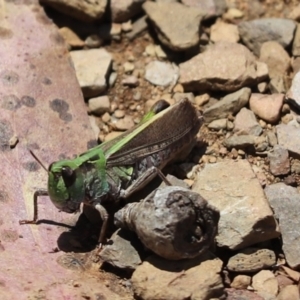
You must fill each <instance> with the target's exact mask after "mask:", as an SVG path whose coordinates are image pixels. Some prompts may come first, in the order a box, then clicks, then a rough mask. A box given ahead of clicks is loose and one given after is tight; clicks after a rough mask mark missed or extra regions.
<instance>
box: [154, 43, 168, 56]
mask: <svg viewBox="0 0 300 300" xmlns="http://www.w3.org/2000/svg"><path fill="white" fill-rule="evenodd" d="M155 54H156V56H157V57H158V58H167V54H166V52H165V51H164V50H163V49H162V47H161V46H160V45H155Z"/></svg>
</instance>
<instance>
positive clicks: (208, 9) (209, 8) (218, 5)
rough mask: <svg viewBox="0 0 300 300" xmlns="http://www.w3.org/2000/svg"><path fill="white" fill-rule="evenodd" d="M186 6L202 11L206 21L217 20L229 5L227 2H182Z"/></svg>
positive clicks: (187, 0)
mask: <svg viewBox="0 0 300 300" xmlns="http://www.w3.org/2000/svg"><path fill="white" fill-rule="evenodd" d="M181 2H182V3H183V4H185V5H186V6H190V7H195V8H198V9H200V10H201V11H202V12H203V14H204V19H210V18H215V17H218V16H221V15H222V14H223V13H225V11H226V8H227V5H226V1H225V0H202V1H199V0H182V1H181Z"/></svg>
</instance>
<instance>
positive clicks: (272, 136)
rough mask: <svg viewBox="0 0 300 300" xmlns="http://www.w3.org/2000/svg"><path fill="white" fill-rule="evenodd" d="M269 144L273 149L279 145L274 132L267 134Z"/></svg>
mask: <svg viewBox="0 0 300 300" xmlns="http://www.w3.org/2000/svg"><path fill="white" fill-rule="evenodd" d="M267 138H268V143H269V145H270V146H271V147H274V146H275V145H277V144H278V142H277V137H276V134H275V133H274V132H273V131H268V132H267Z"/></svg>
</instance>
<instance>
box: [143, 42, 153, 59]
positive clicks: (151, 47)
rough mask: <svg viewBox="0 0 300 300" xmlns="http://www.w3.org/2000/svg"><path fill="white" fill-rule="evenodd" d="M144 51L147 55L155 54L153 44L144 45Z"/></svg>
mask: <svg viewBox="0 0 300 300" xmlns="http://www.w3.org/2000/svg"><path fill="white" fill-rule="evenodd" d="M145 52H146V53H147V55H149V56H151V57H154V56H155V46H154V44H149V45H147V46H146V48H145Z"/></svg>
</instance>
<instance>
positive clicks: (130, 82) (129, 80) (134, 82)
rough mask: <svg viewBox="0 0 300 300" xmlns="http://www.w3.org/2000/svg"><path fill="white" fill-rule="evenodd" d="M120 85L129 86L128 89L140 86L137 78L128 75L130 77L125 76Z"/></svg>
mask: <svg viewBox="0 0 300 300" xmlns="http://www.w3.org/2000/svg"><path fill="white" fill-rule="evenodd" d="M121 83H122V85H125V86H130V87H137V86H139V84H140V81H139V80H138V78H137V77H136V76H134V75H130V76H125V77H124V78H123V79H122V82H121Z"/></svg>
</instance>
